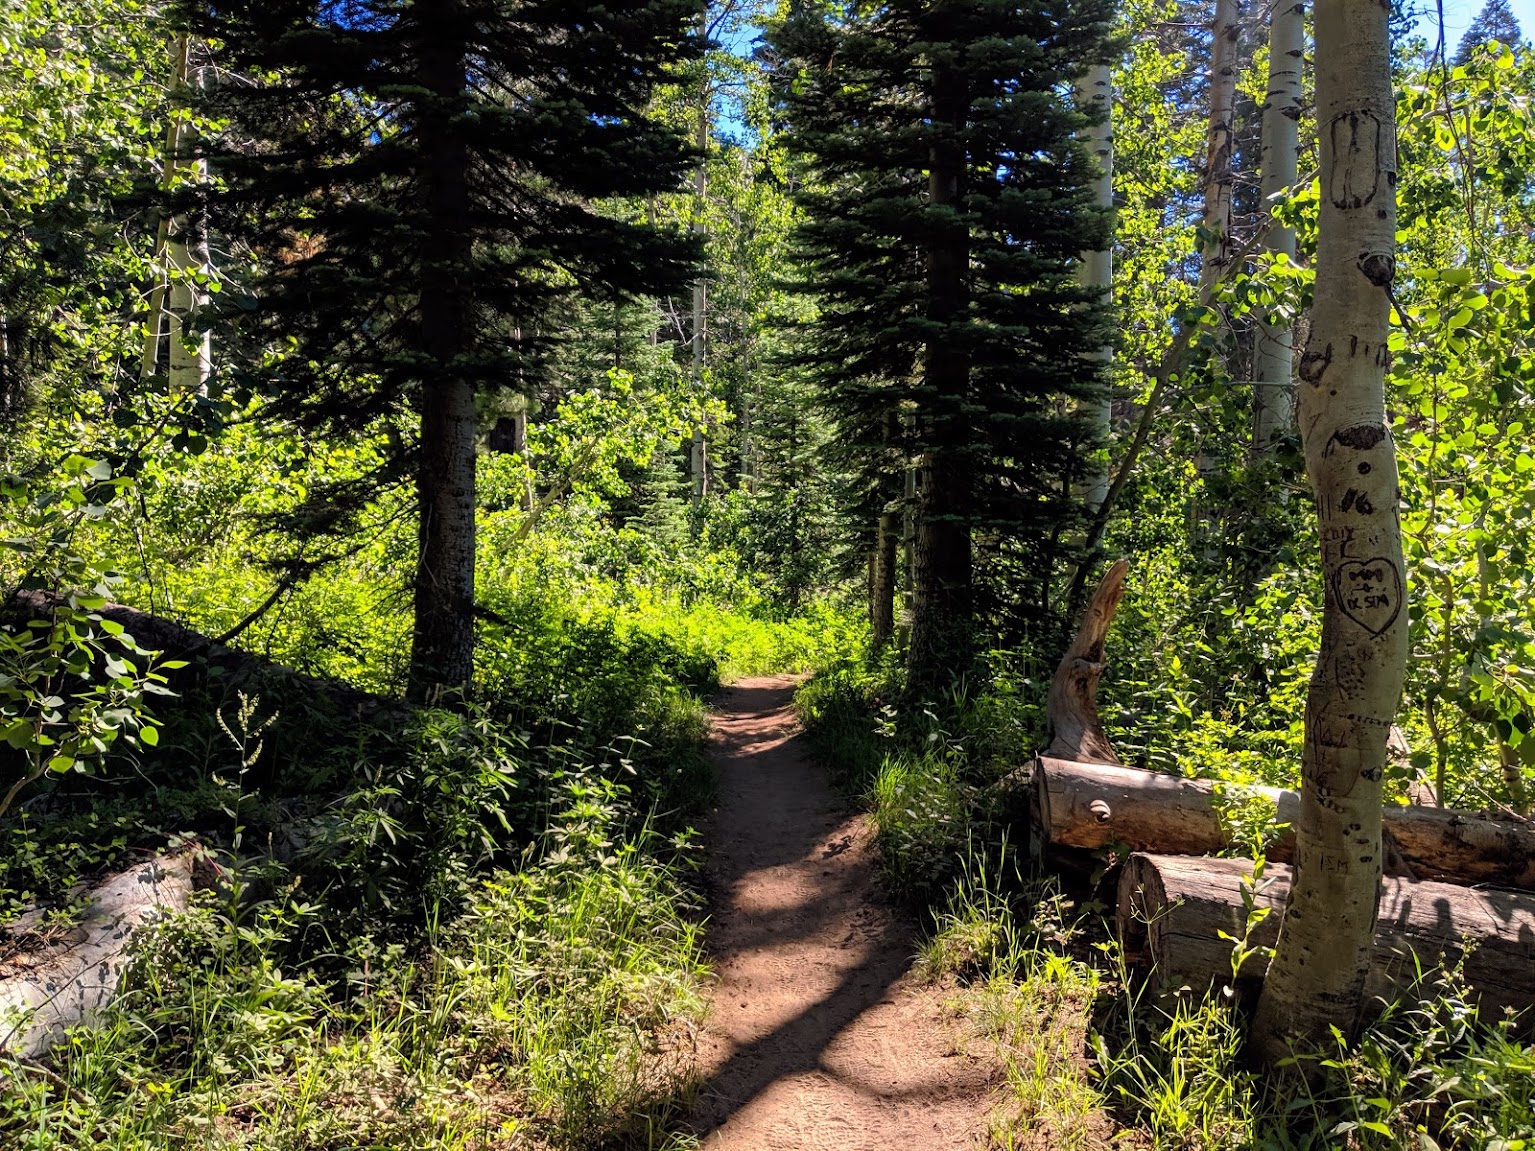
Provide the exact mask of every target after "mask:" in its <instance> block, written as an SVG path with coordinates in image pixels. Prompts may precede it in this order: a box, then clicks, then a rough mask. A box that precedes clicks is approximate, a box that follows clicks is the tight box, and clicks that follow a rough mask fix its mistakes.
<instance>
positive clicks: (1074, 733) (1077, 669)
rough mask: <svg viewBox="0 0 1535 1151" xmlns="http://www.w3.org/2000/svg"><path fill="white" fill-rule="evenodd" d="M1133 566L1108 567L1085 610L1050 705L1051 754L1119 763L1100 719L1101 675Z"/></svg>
mask: <svg viewBox="0 0 1535 1151" xmlns="http://www.w3.org/2000/svg"><path fill="white" fill-rule="evenodd" d="M1129 571H1130V561H1129V560H1117V561H1115V563H1114V566H1112V567H1111V568H1109V570H1108V574H1106V575H1105V576H1104V577H1103V581H1102V582H1101V583H1099V585H1098V590H1097V591H1095V592H1094V593H1093V598H1092V599H1091V600H1090V601H1089V602H1088V605H1087V610H1086V611H1084V612H1083V613H1082V623H1081V625H1080V626H1079V627H1078V628H1077V636H1076V638H1075V639H1074V640H1072V641H1071V646H1070V647H1069V648H1067V649H1066V655H1065V656H1064V658H1062V660H1061V664H1060V666H1059V667H1058V668H1056V669H1055V678H1054V679H1053V680H1051V681H1050V694H1049V696H1048V699H1047V702H1046V705H1045V717H1046V719H1047V720H1048V721H1049V724H1050V732H1051V739H1050V746H1049V748H1047V749H1046V751H1045V754H1046V755H1048V756H1053V757H1054V758H1056V759H1074V760H1084V761H1087V762H1090V763H1118V762H1119V757H1118V756H1116V755H1115V754H1114V749H1113V748H1112V747H1111V746H1109V740H1108V737H1107V736H1106V735H1104V734H1103V724H1102V723H1101V722H1100V721H1099V719H1098V680H1099V679H1100V678H1101V677H1102V675H1103V670H1104V668H1105V667H1106V666H1107V664H1106V663H1105V662H1104V658H1103V644H1104V639H1105V638H1106V637H1107V635H1108V631H1109V625H1110V624H1111V623H1113V622H1114V613H1115V612H1116V611H1118V610H1119V601H1120V600H1122V599H1123V598H1124V595H1125V576H1126V574H1127V573H1128V572H1129Z"/></svg>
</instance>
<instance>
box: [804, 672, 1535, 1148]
mask: <svg viewBox="0 0 1535 1151" xmlns="http://www.w3.org/2000/svg"><path fill="white" fill-rule="evenodd" d="M999 683H1000V684H1001V686H1000V687H999V688H997V689H996V690H988V691H984V692H983V691H979V690H975V689H972V688H963V687H961V688H956V690H955V691H953V692H951V693H950V694H949V696H948V697H947V698H945V699H942V700H938V701H918V702H915V703H914V702H913V701H910V700H908V699H906V698H905V697H904V696H903V694H902V692H901V683H900V678H899V674H898V672H896V671H895V670H893V669H890V668H874V669H870V668H865V667H859V666H856V665H849V664H841V665H838V666H836V667H834V668H831V669H829V670H827V671H824V672H822V673H821V674H819V675H817V676H816V677H815V678H813V679H812V680H810V681H809V682H808V683H806V684H805V685H804V687H802V688H801V690H800V692H799V695H798V705H799V708H800V711H801V714H802V715H803V716H804V718H805V721H806V725H807V728H808V730H809V732H810V734H811V738H812V740H813V741H814V746H815V747H816V748H817V750H818V752H819V754H820V755H821V756H823V757H824V758H825V759H826V760H827V762H828V764H829V765H830V766H831V768H832V770H833V771H834V773H836V775H837V777H838V778H839V780H840V782H841V784H842V786H843V787H844V788H846V789H847V790H848V791H850V792H852V793H854V794H856V795H859V796H861V797H862V798H863V800H864V801H865V802H866V803H867V805H868V807H869V809H870V812H871V815H872V818H873V819H874V821H875V824H876V827H877V829H878V835H879V843H880V846H881V865H882V872H883V877H884V881H885V885H886V888H887V890H888V891H889V893H890V894H891V895H892V896H893V897H895V898H897V899H899V900H900V901H902V902H904V903H906V904H908V905H909V906H913V907H916V908H918V909H921V910H924V911H925V913H926V915H927V916H928V922H929V924H930V929H929V931H928V933H927V937H926V942H925V943H924V945H923V948H922V950H921V953H920V955H919V959H918V971H919V973H921V974H924V975H926V976H927V977H929V978H931V979H934V980H944V981H948V982H950V983H951V984H953V985H954V986H955V987H956V992H955V1006H956V1010H957V1011H958V1012H959V1013H960V1014H961V1015H962V1016H963V1017H965V1018H966V1019H967V1020H968V1021H969V1023H970V1025H971V1027H972V1028H973V1030H974V1032H975V1034H976V1035H977V1036H978V1037H979V1038H980V1039H981V1040H982V1041H984V1042H987V1043H989V1044H992V1045H994V1047H995V1050H996V1052H997V1053H998V1055H999V1056H1000V1058H1001V1060H1002V1063H1003V1065H1004V1067H1005V1069H1006V1077H1007V1082H1008V1084H1009V1087H1010V1091H1009V1094H1008V1097H1007V1100H1006V1102H1005V1103H1004V1104H1003V1105H1001V1106H1000V1107H999V1108H998V1109H997V1110H996V1111H995V1112H994V1114H993V1116H992V1120H991V1132H990V1137H991V1140H992V1144H993V1145H994V1146H997V1147H1001V1148H1009V1149H1020V1151H1021V1149H1025V1148H1028V1149H1039V1151H1044V1149H1047V1148H1048V1149H1054V1148H1101V1147H1109V1146H1114V1147H1122V1148H1155V1149H1157V1151H1219V1149H1226V1148H1263V1149H1272V1151H1322V1149H1334V1148H1336V1149H1344V1151H1387V1149H1391V1151H1397V1149H1400V1151H1434V1149H1436V1148H1442V1149H1448V1148H1457V1149H1466V1151H1470V1149H1473V1148H1475V1149H1497V1151H1518V1149H1520V1148H1530V1147H1535V1078H1532V1076H1531V1072H1532V1070H1535V1048H1532V1047H1531V1046H1530V1045H1529V1043H1528V1037H1527V1027H1522V1026H1516V1025H1515V1023H1514V1022H1512V1021H1509V1020H1504V1019H1480V1020H1479V1019H1478V1018H1477V1015H1476V1012H1475V1011H1474V1010H1473V1009H1472V1008H1471V1007H1470V1006H1469V1005H1468V1004H1469V1000H1468V994H1467V990H1466V988H1465V987H1464V985H1463V982H1462V980H1461V979H1460V976H1459V974H1458V973H1457V972H1454V971H1450V972H1440V971H1436V970H1428V971H1425V972H1424V973H1423V975H1422V976H1421V978H1420V979H1419V980H1418V982H1417V983H1415V984H1414V985H1412V986H1410V987H1404V988H1401V989H1400V990H1399V992H1398V998H1397V1000H1396V1001H1395V1002H1392V1003H1389V1004H1388V1003H1377V1004H1376V1005H1375V1007H1376V1010H1377V1017H1376V1019H1375V1021H1374V1022H1373V1023H1372V1024H1371V1025H1370V1026H1369V1027H1367V1028H1366V1029H1365V1030H1364V1032H1363V1033H1362V1034H1361V1036H1360V1037H1359V1038H1358V1039H1357V1040H1356V1041H1354V1042H1352V1043H1345V1042H1344V1041H1343V1039H1342V1036H1341V1034H1339V1035H1338V1037H1337V1040H1336V1042H1335V1044H1334V1045H1333V1046H1332V1047H1331V1048H1329V1049H1328V1050H1325V1051H1320V1052H1316V1053H1313V1054H1312V1055H1310V1056H1309V1057H1308V1058H1306V1059H1305V1060H1304V1061H1303V1062H1305V1063H1306V1064H1307V1065H1308V1071H1309V1078H1307V1079H1305V1080H1303V1079H1302V1078H1301V1077H1299V1076H1294V1075H1292V1076H1288V1077H1287V1076H1259V1075H1257V1074H1255V1073H1254V1072H1253V1071H1252V1070H1250V1068H1249V1066H1248V1064H1247V1062H1246V1059H1245V1053H1244V1050H1243V1045H1244V1041H1245V1036H1246V1019H1245V1016H1244V1014H1243V1012H1244V1006H1243V1005H1242V1004H1241V1003H1239V1002H1238V1001H1237V1000H1236V999H1235V998H1234V997H1232V996H1231V995H1229V994H1228V993H1227V992H1226V991H1225V990H1224V988H1223V987H1221V986H1215V987H1212V988H1211V989H1209V991H1208V992H1207V993H1204V994H1196V993H1195V992H1194V991H1192V990H1190V989H1185V990H1184V991H1183V992H1181V993H1179V994H1177V995H1175V996H1171V997H1169V998H1166V999H1163V1000H1154V999H1153V998H1152V997H1151V995H1150V994H1149V992H1148V990H1147V989H1146V988H1145V987H1144V985H1143V984H1142V983H1141V981H1140V978H1139V975H1138V972H1137V971H1136V970H1135V969H1134V968H1133V967H1132V965H1131V964H1130V963H1129V962H1128V961H1127V960H1126V957H1125V956H1124V955H1123V954H1122V952H1121V951H1120V949H1119V946H1118V944H1117V942H1116V941H1115V940H1114V939H1113V936H1112V932H1111V929H1110V927H1109V925H1108V923H1107V922H1106V920H1107V918H1108V916H1109V915H1110V914H1111V908H1109V907H1107V906H1105V903H1104V902H1103V900H1104V895H1103V891H1104V889H1103V888H1102V887H1101V885H1100V886H1099V887H1097V888H1092V889H1087V888H1082V889H1075V888H1073V889H1068V888H1067V887H1065V886H1063V884H1064V883H1065V881H1064V880H1060V879H1054V878H1046V877H1044V876H1042V875H1041V874H1040V873H1039V872H1038V871H1037V870H1036V867H1035V865H1034V864H1033V863H1032V862H1031V851H1030V844H1029V841H1028V835H1029V828H1028V822H1027V818H1026V816H1025V809H1024V806H1023V804H1022V802H1021V797H1020V795H1019V794H1018V791H1019V789H1018V786H1017V785H1018V783H1019V782H1020V781H1019V779H1018V777H1017V775H1016V774H1015V772H1014V771H1013V768H1014V767H1015V766H1016V765H1017V764H1021V763H1023V762H1024V761H1025V759H1026V758H1027V756H1028V754H1029V752H1030V751H1031V750H1032V748H1033V747H1035V746H1038V743H1037V742H1036V741H1038V740H1039V738H1040V736H1041V735H1042V733H1041V732H1040V731H1039V729H1038V728H1037V727H1036V726H1034V725H1033V723H1032V722H1031V718H1032V717H1034V716H1037V715H1038V712H1039V707H1038V704H1039V702H1040V691H1039V687H1038V684H1037V682H1036V679H1035V678H1024V677H1017V676H1015V677H1014V678H1012V679H1010V680H1009V679H1005V678H1004V679H999ZM1228 750H1229V749H1228ZM1233 774H1235V773H1233ZM1237 814H1239V815H1251V813H1246V812H1239V813H1237ZM1241 822H1242V827H1241V829H1240V830H1241V832H1242V835H1243V836H1244V838H1243V840H1242V841H1243V842H1252V837H1256V838H1261V837H1262V835H1263V834H1264V833H1265V832H1267V831H1268V830H1271V829H1270V828H1268V827H1267V826H1265V825H1264V821H1263V820H1262V819H1244V820H1242V821H1241ZM1232 946H1233V948H1234V949H1235V948H1238V947H1242V946H1245V944H1243V943H1242V942H1241V941H1237V940H1233V941H1232Z"/></svg>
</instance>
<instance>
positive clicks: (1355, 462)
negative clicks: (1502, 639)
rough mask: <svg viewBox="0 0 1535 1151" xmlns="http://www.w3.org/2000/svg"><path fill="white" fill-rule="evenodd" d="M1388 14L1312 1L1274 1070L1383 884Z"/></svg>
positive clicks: (1360, 953)
mask: <svg viewBox="0 0 1535 1151" xmlns="http://www.w3.org/2000/svg"><path fill="white" fill-rule="evenodd" d="M1388 15H1389V13H1388V11H1387V8H1386V6H1385V5H1382V4H1381V3H1379V2H1378V0H1318V3H1317V5H1316V45H1317V46H1316V115H1317V136H1318V139H1319V142H1320V146H1321V187H1322V196H1321V216H1320V222H1319V226H1320V233H1319V240H1318V248H1317V256H1316V290H1315V302H1314V305H1313V308H1312V319H1311V332H1310V336H1309V338H1308V340H1307V343H1306V351H1305V354H1304V355H1303V356H1302V357H1301V362H1300V369H1299V375H1300V384H1299V395H1298V400H1299V417H1300V419H1299V422H1300V431H1301V440H1302V443H1303V445H1304V447H1305V455H1306V471H1307V474H1308V475H1309V476H1310V477H1311V484H1312V487H1313V489H1314V491H1315V493H1316V506H1317V517H1318V521H1319V529H1320V530H1319V535H1320V537H1321V551H1322V579H1323V589H1324V607H1323V615H1322V644H1321V650H1320V652H1319V654H1318V657H1317V664H1316V668H1315V670H1314V671H1313V673H1312V677H1311V686H1310V690H1309V693H1308V695H1307V699H1306V727H1305V745H1304V751H1303V775H1302V789H1301V804H1300V815H1299V819H1298V821H1297V823H1296V828H1295V841H1296V843H1295V879H1294V885H1293V887H1292V888H1291V891H1290V897H1289V901H1288V904H1287V907H1286V910H1285V918H1284V923H1283V926H1282V928H1281V930H1280V934H1279V941H1278V944H1277V946H1276V948H1275V951H1274V958H1273V962H1272V963H1271V964H1270V966H1269V971H1268V978H1267V980H1266V982H1265V985H1264V989H1263V994H1262V998H1261V999H1260V1000H1259V1004H1258V1010H1257V1015H1256V1017H1255V1018H1254V1021H1253V1029H1254V1030H1253V1037H1254V1040H1255V1043H1256V1046H1257V1053H1258V1054H1259V1055H1260V1056H1261V1057H1262V1058H1263V1059H1264V1061H1266V1062H1268V1063H1270V1064H1273V1063H1276V1062H1277V1061H1279V1060H1280V1059H1282V1058H1284V1057H1285V1056H1286V1055H1287V1054H1289V1052H1290V1051H1291V1049H1292V1046H1293V1047H1294V1048H1295V1049H1296V1050H1301V1051H1316V1050H1319V1049H1321V1048H1323V1047H1325V1046H1328V1045H1329V1044H1330V1041H1329V1038H1328V1036H1329V1031H1330V1029H1331V1028H1333V1027H1335V1026H1336V1027H1339V1028H1341V1029H1343V1030H1344V1031H1345V1033H1348V1032H1351V1030H1352V1029H1353V1028H1354V1027H1355V1026H1356V1025H1357V1022H1358V1018H1359V1012H1360V1007H1361V1000H1362V997H1363V988H1364V979H1365V974H1366V972H1367V971H1368V969H1369V964H1370V948H1371V943H1372V941H1373V939H1374V935H1375V919H1376V899H1377V895H1378V892H1379V888H1380V878H1381V774H1382V770H1383V768H1384V765H1385V762H1386V740H1387V736H1388V733H1389V732H1390V728H1391V721H1392V718H1393V717H1394V715H1395V714H1396V709H1397V705H1398V703H1399V702H1400V700H1401V695H1402V685H1403V679H1404V676H1405V672H1406V659H1407V612H1406V611H1405V610H1404V609H1405V600H1406V592H1407V588H1406V584H1405V580H1404V575H1403V561H1402V539H1401V528H1400V524H1399V522H1398V517H1397V501H1398V498H1399V497H1398V487H1397V470H1396V450H1395V447H1394V445H1393V443H1392V439H1391V428H1390V424H1389V422H1388V421H1387V418H1386V411H1385V396H1384V386H1385V375H1386V368H1387V364H1388V358H1389V353H1388V351H1387V337H1388V335H1389V327H1390V313H1391V285H1392V279H1393V276H1394V274H1395V269H1396V263H1395V254H1394V248H1395V238H1396V237H1395V229H1396V176H1397V174H1396V130H1395V103H1394V99H1393V93H1392V89H1391V54H1390V36H1389V32H1388V29H1387V19H1388Z"/></svg>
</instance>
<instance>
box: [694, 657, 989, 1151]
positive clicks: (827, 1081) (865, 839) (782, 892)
mask: <svg viewBox="0 0 1535 1151" xmlns="http://www.w3.org/2000/svg"><path fill="white" fill-rule="evenodd" d="M797 682H798V680H797V679H796V678H795V677H791V676H775V677H771V678H763V679H748V680H742V681H741V682H739V683H737V684H736V685H735V686H733V687H731V688H730V689H728V690H727V691H726V692H725V693H723V695H722V697H721V698H720V700H719V702H718V703H717V704H716V717H715V723H714V734H713V736H712V738H711V742H710V751H711V755H712V758H713V760H714V763H715V765H716V768H717V770H718V773H719V787H720V795H719V807H718V810H717V811H716V813H715V815H714V817H713V819H712V821H711V825H710V828H709V842H710V844H711V864H710V878H711V882H712V886H713V891H714V904H715V905H714V908H713V915H712V919H711V931H710V936H711V941H712V942H711V950H712V951H713V953H714V961H715V965H716V970H717V971H718V975H719V984H718V987H717V989H716V991H715V997H714V1009H713V1012H712V1013H711V1016H710V1020H709V1024H708V1026H707V1028H706V1029H705V1034H704V1036H703V1041H702V1043H701V1050H700V1055H701V1060H702V1064H703V1070H704V1075H705V1083H704V1086H703V1088H702V1089H701V1091H700V1093H699V1099H698V1104H697V1108H696V1111H695V1129H696V1130H697V1132H698V1133H699V1134H700V1135H701V1136H703V1137H704V1138H703V1147H704V1148H706V1149H710V1151H722V1149H736V1151H798V1149H800V1148H813V1149H821V1148H828V1149H829V1148H836V1149H837V1151H876V1149H877V1151H907V1149H911V1151H919V1149H922V1151H925V1149H928V1148H970V1147H979V1146H983V1145H984V1142H985V1139H984V1131H985V1125H986V1115H987V1113H988V1111H990V1109H991V1106H992V1105H993V1103H994V1102H995V1101H996V1098H997V1088H998V1078H999V1074H1000V1072H999V1070H998V1066H997V1064H996V1063H995V1062H993V1061H992V1059H991V1058H990V1057H989V1055H986V1054H984V1051H985V1047H986V1045H985V1044H983V1043H976V1044H974V1045H973V1046H974V1047H975V1048H976V1051H974V1052H962V1051H961V1050H959V1048H958V1047H957V1046H956V1040H957V1038H958V1034H957V1028H956V1026H955V1025H953V1024H952V1023H951V1022H950V1021H949V1020H948V1019H947V1018H946V1013H945V1011H944V1008H943V1002H942V998H943V997H942V995H941V994H940V993H939V992H936V991H933V990H931V989H926V988H922V987H919V986H917V985H915V984H913V983H912V982H911V981H909V980H907V979H906V978H905V973H906V971H907V969H908V967H909V966H910V964H911V957H912V952H913V947H914V943H915V939H914V935H913V930H912V925H911V924H910V923H908V922H906V921H904V920H902V919H901V918H900V917H899V916H897V915H896V914H894V913H893V912H892V911H891V910H890V909H889V908H888V907H886V906H885V905H884V903H883V902H882V901H881V899H880V898H879V896H878V894H877V893H876V890H875V860H874V845H873V843H872V836H871V833H870V831H869V828H868V826H867V823H866V821H865V820H864V818H863V817H862V816H860V815H856V814H853V813H851V812H850V811H849V809H848V805H847V804H846V803H845V802H844V801H842V800H840V799H839V798H838V797H837V796H836V794H835V793H834V792H833V791H832V790H831V788H830V786H829V785H828V783H827V781H826V778H825V773H824V772H823V771H822V770H821V769H819V768H818V767H816V766H815V765H814V764H813V763H812V762H811V760H810V757H809V755H808V753H807V750H806V748H805V746H804V742H803V736H802V735H801V734H800V732H799V727H798V724H797V722H796V720H795V716H794V712H793V708H792V699H793V693H794V687H795V685H796V683H797Z"/></svg>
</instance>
